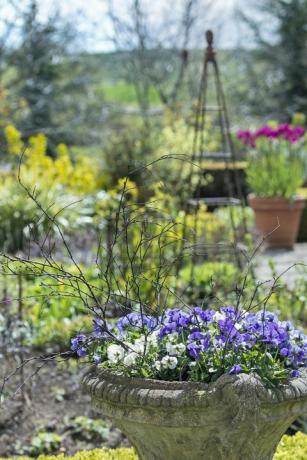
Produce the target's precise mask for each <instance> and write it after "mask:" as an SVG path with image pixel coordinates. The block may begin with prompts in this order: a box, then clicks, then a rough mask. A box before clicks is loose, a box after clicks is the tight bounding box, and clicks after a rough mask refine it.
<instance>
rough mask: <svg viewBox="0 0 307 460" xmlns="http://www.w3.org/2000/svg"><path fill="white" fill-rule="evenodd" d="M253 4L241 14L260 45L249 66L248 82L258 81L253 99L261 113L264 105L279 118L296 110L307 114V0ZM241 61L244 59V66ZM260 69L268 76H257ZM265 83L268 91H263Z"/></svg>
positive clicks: (265, 0) (269, 1) (269, 0)
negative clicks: (267, 27)
mask: <svg viewBox="0 0 307 460" xmlns="http://www.w3.org/2000/svg"><path fill="white" fill-rule="evenodd" d="M250 3H251V5H250V7H251V8H250V11H248V12H247V13H246V11H245V10H246V9H245V8H244V7H242V14H243V16H244V19H245V23H247V25H249V26H250V30H251V32H252V33H253V35H254V38H255V41H256V44H257V48H256V49H255V50H254V51H253V59H252V60H249V67H250V68H249V69H248V74H249V81H250V82H251V83H254V82H255V87H253V89H252V90H251V89H250V91H249V92H250V95H249V98H250V99H251V102H252V103H253V105H254V106H255V109H256V110H257V112H258V114H259V111H261V110H262V109H263V108H264V110H265V112H267V113H274V114H275V115H276V116H277V117H278V118H279V119H280V118H281V114H285V115H286V117H289V116H290V115H291V114H292V113H293V112H296V111H299V112H303V113H306V110H307V62H306V52H307V45H306V43H307V30H306V22H307V1H306V0H287V1H284V0H261V1H259V0H256V1H253V2H250ZM253 6H254V7H255V8H253ZM243 8H244V9H243ZM255 18H256V19H255ZM265 24H271V29H270V30H271V31H274V32H271V34H267V31H268V29H266V27H264V25H265ZM272 34H273V35H274V39H272ZM267 37H269V38H267ZM242 61H243V59H242V58H241V65H242ZM243 65H244V63H243ZM261 68H262V75H265V78H261V79H260V78H259V77H258V78H257V76H256V75H257V73H258V69H259V70H260V69H261ZM257 80H262V81H261V82H260V81H257ZM263 82H264V83H265V91H262V92H260V91H259V87H260V88H261V87H262V85H263ZM260 85H261V86H260ZM262 113H263V112H262Z"/></svg>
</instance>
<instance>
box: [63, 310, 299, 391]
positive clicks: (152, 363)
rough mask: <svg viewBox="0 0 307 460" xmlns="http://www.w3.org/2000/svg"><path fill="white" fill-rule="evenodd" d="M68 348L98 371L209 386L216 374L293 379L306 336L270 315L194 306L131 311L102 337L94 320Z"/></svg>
mask: <svg viewBox="0 0 307 460" xmlns="http://www.w3.org/2000/svg"><path fill="white" fill-rule="evenodd" d="M72 350H73V351H74V352H76V353H77V354H78V356H82V357H84V356H87V357H89V358H90V360H91V361H93V362H95V363H96V364H97V365H99V366H100V367H103V368H109V369H112V371H114V372H116V373H120V374H125V375H129V376H138V377H145V378H154V379H162V380H191V381H203V382H210V381H214V380H216V379H217V378H218V377H219V376H220V375H222V374H225V373H229V374H240V373H251V372H254V373H257V374H258V375H260V377H261V378H262V379H263V380H264V381H266V382H267V383H273V384H275V383H277V382H278V381H280V380H283V379H287V378H292V377H298V376H299V375H300V368H302V367H306V366H307V336H306V335H304V334H303V333H302V332H301V331H298V330H296V329H295V328H294V327H293V325H292V324H291V323H290V322H284V321H279V320H278V318H277V317H276V315H275V314H274V313H271V312H265V311H261V312H257V313H253V312H244V313H243V312H242V311H238V310H236V309H235V308H234V307H232V306H229V307H223V308H221V309H220V310H219V311H215V310H210V309H207V310H203V309H202V308H200V307H194V308H193V309H191V310H190V311H184V310H181V309H171V310H167V311H166V312H165V314H164V315H163V317H160V318H154V317H152V316H149V315H141V314H138V313H130V314H128V315H127V316H125V317H123V318H121V319H120V320H119V321H118V322H117V325H116V327H114V328H113V329H112V337H110V336H109V337H108V334H106V331H105V328H104V323H102V322H101V321H100V320H95V322H94V331H93V333H92V334H91V335H90V336H85V335H79V336H77V337H76V338H74V339H73V340H72Z"/></svg>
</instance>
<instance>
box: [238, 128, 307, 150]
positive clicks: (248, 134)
mask: <svg viewBox="0 0 307 460" xmlns="http://www.w3.org/2000/svg"><path fill="white" fill-rule="evenodd" d="M304 134H305V128H303V127H302V126H294V127H292V126H290V125H289V124H288V123H282V124H280V125H278V126H277V127H275V128H272V127H270V126H268V125H264V126H262V127H261V128H259V129H257V130H256V131H255V132H252V131H250V130H240V131H239V132H238V133H237V138H238V139H240V140H241V141H242V143H243V144H244V145H247V146H248V147H253V148H254V147H255V146H256V140H257V139H258V138H259V137H266V138H267V139H285V140H287V141H289V142H291V144H295V143H296V142H297V141H298V140H299V139H300V138H301V137H302V136H303V135H304Z"/></svg>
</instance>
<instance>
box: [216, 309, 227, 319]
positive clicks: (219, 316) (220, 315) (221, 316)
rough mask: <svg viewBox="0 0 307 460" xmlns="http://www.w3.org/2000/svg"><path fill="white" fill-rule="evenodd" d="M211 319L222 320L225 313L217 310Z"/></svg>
mask: <svg viewBox="0 0 307 460" xmlns="http://www.w3.org/2000/svg"><path fill="white" fill-rule="evenodd" d="M213 319H214V321H224V320H225V319H226V315H225V314H224V313H220V312H219V311H217V312H216V313H215V314H214V315H213Z"/></svg>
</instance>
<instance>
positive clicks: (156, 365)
mask: <svg viewBox="0 0 307 460" xmlns="http://www.w3.org/2000/svg"><path fill="white" fill-rule="evenodd" d="M154 366H155V368H156V369H157V371H160V370H161V367H162V366H161V361H155V363H154Z"/></svg>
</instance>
